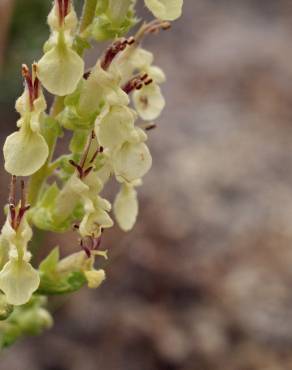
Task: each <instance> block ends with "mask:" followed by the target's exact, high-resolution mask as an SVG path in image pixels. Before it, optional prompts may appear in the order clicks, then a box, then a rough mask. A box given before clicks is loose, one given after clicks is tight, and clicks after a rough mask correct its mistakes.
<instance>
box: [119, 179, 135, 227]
mask: <svg viewBox="0 0 292 370" xmlns="http://www.w3.org/2000/svg"><path fill="white" fill-rule="evenodd" d="M114 214H115V217H116V220H117V222H118V224H119V226H120V228H121V229H122V230H124V231H129V230H131V229H132V228H133V226H134V225H135V222H136V219H137V215H138V200H137V192H136V190H135V189H134V187H133V186H128V185H127V184H123V185H122V188H121V190H120V192H119V193H118V194H117V196H116V199H115V202H114Z"/></svg>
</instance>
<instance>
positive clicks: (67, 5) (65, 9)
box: [63, 0, 69, 18]
mask: <svg viewBox="0 0 292 370" xmlns="http://www.w3.org/2000/svg"><path fill="white" fill-rule="evenodd" d="M68 9H69V0H64V8H63V10H64V12H63V15H64V18H65V17H66V16H67V14H68Z"/></svg>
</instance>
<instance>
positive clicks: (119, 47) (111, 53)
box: [100, 36, 135, 71]
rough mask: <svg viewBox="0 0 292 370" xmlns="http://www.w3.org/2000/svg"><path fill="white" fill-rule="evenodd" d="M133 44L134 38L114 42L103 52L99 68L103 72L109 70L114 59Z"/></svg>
mask: <svg viewBox="0 0 292 370" xmlns="http://www.w3.org/2000/svg"><path fill="white" fill-rule="evenodd" d="M134 42H135V39H134V37H132V36H131V37H130V38H129V39H125V38H122V39H120V40H118V41H115V42H114V43H113V44H112V45H111V46H110V47H109V48H108V49H107V50H106V52H105V54H104V56H103V58H102V60H101V63H100V65H101V68H102V69H104V70H105V71H106V70H107V69H108V68H109V66H110V65H111V63H112V61H113V60H114V58H115V57H116V56H117V55H118V54H119V53H120V52H121V51H123V50H125V48H126V47H127V46H128V45H133V44H134Z"/></svg>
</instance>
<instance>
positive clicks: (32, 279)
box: [0, 259, 40, 306]
mask: <svg viewBox="0 0 292 370" xmlns="http://www.w3.org/2000/svg"><path fill="white" fill-rule="evenodd" d="M39 283H40V277H39V274H38V272H37V271H36V270H35V269H34V268H33V267H32V266H31V264H30V263H28V262H25V261H23V260H17V259H12V260H10V261H9V262H7V263H6V265H5V266H4V267H3V269H2V271H1V272H0V289H1V290H2V291H3V292H4V293H5V295H6V298H7V301H8V303H10V304H13V305H16V306H18V305H22V304H25V303H27V302H28V301H29V300H30V298H31V296H32V293H33V292H34V291H35V290H37V288H38V286H39Z"/></svg>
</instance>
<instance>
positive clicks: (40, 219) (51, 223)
mask: <svg viewBox="0 0 292 370" xmlns="http://www.w3.org/2000/svg"><path fill="white" fill-rule="evenodd" d="M71 167H72V166H71ZM59 192H60V190H59V188H58V186H57V185H56V183H53V184H52V185H50V186H49V187H48V188H47V189H46V190H45V191H44V193H43V196H42V198H41V199H40V201H39V203H38V205H37V206H36V207H34V208H33V209H32V210H33V212H31V218H32V222H33V224H34V225H35V226H36V227H37V228H39V229H41V230H46V231H53V232H57V233H63V232H65V231H68V230H70V228H71V227H72V223H73V222H74V221H75V220H76V219H81V218H82V215H83V208H82V207H81V206H80V205H77V206H76V207H75V209H74V211H73V212H72V214H71V215H70V217H69V218H67V219H66V220H64V221H62V222H57V221H56V220H55V219H54V216H53V215H54V212H53V211H54V208H55V202H56V198H57V196H58V195H59Z"/></svg>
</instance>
